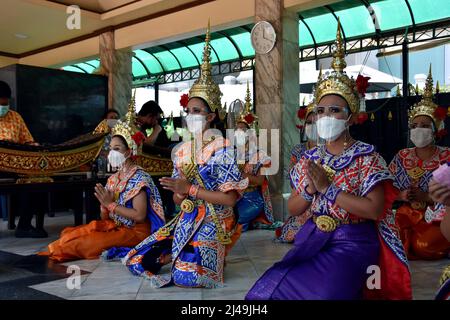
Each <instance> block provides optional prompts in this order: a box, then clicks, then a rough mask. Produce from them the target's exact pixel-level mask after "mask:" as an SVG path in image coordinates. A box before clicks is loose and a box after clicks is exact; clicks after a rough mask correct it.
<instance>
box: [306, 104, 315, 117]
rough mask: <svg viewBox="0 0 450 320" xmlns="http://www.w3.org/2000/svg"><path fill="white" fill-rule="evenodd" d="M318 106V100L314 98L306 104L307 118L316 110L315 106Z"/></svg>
mask: <svg viewBox="0 0 450 320" xmlns="http://www.w3.org/2000/svg"><path fill="white" fill-rule="evenodd" d="M315 107H316V102H315V101H314V100H313V101H311V102H310V103H308V105H307V106H306V116H305V119H306V118H308V116H309V114H310V113H312V112H314V108H315Z"/></svg>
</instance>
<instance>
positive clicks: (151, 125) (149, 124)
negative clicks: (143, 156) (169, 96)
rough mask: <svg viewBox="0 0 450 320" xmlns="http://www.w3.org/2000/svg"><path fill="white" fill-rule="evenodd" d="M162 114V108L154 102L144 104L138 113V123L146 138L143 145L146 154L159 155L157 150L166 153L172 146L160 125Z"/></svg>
mask: <svg viewBox="0 0 450 320" xmlns="http://www.w3.org/2000/svg"><path fill="white" fill-rule="evenodd" d="M162 114H163V111H162V109H161V107H160V106H159V105H158V104H157V103H156V102H155V101H153V100H150V101H147V102H146V103H144V104H143V105H142V108H141V110H140V111H139V112H138V115H137V123H138V125H139V126H140V127H141V130H142V132H143V133H144V134H145V136H146V139H145V141H144V145H143V151H144V152H145V153H153V154H154V153H158V151H157V150H159V151H160V152H159V153H165V151H167V150H169V149H168V148H167V147H168V146H169V145H170V140H169V138H168V137H167V134H166V131H165V130H164V129H163V128H162V126H161V123H160V121H161V115H162ZM152 147H155V148H152ZM164 149H167V150H164ZM169 156H170V152H169Z"/></svg>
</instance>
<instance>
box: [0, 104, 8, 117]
mask: <svg viewBox="0 0 450 320" xmlns="http://www.w3.org/2000/svg"><path fill="white" fill-rule="evenodd" d="M8 111H9V106H0V117H4V116H5V115H6V114H7V113H8Z"/></svg>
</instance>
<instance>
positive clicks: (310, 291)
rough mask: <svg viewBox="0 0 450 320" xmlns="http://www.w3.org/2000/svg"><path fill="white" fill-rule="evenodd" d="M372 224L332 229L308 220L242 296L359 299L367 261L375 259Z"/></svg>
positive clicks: (375, 237)
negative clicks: (280, 256) (282, 254)
mask: <svg viewBox="0 0 450 320" xmlns="http://www.w3.org/2000/svg"><path fill="white" fill-rule="evenodd" d="M379 251H380V243H379V239H378V235H377V229H376V226H375V223H374V222H372V221H368V222H365V223H359V224H344V225H340V226H338V227H337V229H336V230H334V231H333V232H322V231H320V230H319V229H317V227H316V225H315V223H314V222H313V221H312V219H310V220H308V221H307V222H306V223H305V225H304V226H303V228H302V229H301V230H300V231H299V232H298V233H297V235H296V237H295V241H294V248H293V249H291V250H290V251H289V252H288V253H287V254H286V255H285V257H284V258H283V260H281V261H279V262H277V263H275V264H274V265H273V266H272V267H271V268H270V269H268V270H267V271H266V272H265V273H264V274H263V275H262V277H261V278H260V279H258V280H257V282H256V283H255V285H254V286H253V287H252V289H250V291H249V292H248V293H247V296H246V297H245V299H246V300H322V299H326V300H329V299H331V300H349V299H361V298H362V295H363V289H364V287H365V286H366V280H367V277H368V276H369V275H370V274H372V272H369V273H368V272H367V268H368V267H369V266H370V265H376V264H377V263H378V257H379Z"/></svg>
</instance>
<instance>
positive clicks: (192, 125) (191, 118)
mask: <svg viewBox="0 0 450 320" xmlns="http://www.w3.org/2000/svg"><path fill="white" fill-rule="evenodd" d="M186 125H187V128H188V130H189V132H192V133H199V132H201V131H203V129H204V128H205V126H206V116H204V115H202V114H188V115H187V117H186Z"/></svg>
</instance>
